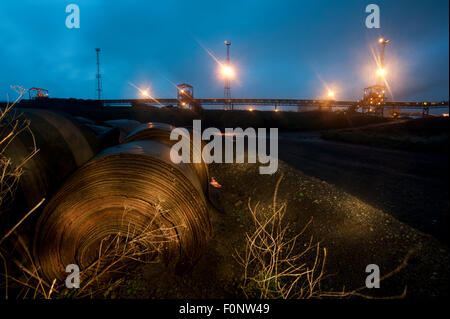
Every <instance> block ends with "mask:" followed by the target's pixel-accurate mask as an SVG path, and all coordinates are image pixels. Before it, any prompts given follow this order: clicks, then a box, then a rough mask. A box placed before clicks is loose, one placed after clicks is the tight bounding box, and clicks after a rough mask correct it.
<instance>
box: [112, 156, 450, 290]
mask: <svg viewBox="0 0 450 319" xmlns="http://www.w3.org/2000/svg"><path fill="white" fill-rule="evenodd" d="M210 173H211V175H212V176H214V177H215V178H216V179H217V180H218V181H219V183H220V184H222V186H223V187H222V188H221V189H212V190H211V192H210V195H211V196H210V198H211V202H212V204H213V206H214V207H216V208H217V209H215V208H214V207H213V206H211V207H210V208H211V209H210V211H211V218H212V222H213V227H214V235H213V238H212V239H211V240H210V242H209V244H208V247H207V249H206V250H205V254H204V255H203V257H202V258H201V260H200V261H199V262H198V264H197V266H196V267H195V268H194V270H193V271H192V272H190V273H186V274H183V275H174V274H171V273H169V272H167V271H166V270H165V268H164V266H162V265H158V264H156V265H143V266H140V267H139V268H137V269H136V270H135V271H134V272H132V273H131V274H129V275H128V276H127V277H125V279H124V282H125V284H124V285H122V286H121V288H120V289H118V290H117V291H114V292H113V293H112V295H111V296H110V297H113V298H114V297H119V298H124V297H128V298H226V297H228V298H240V297H243V294H242V291H241V290H240V289H239V286H240V284H241V282H242V268H241V266H240V265H239V264H238V263H237V262H236V260H235V258H234V257H233V255H234V254H235V252H236V251H242V249H243V247H244V238H245V233H246V232H247V231H251V229H252V223H251V220H250V217H249V211H248V206H247V203H248V199H249V198H250V199H251V203H252V205H253V204H255V203H256V202H258V201H259V202H260V207H264V209H270V205H271V204H272V200H273V192H274V188H275V184H276V181H277V180H278V178H279V176H280V175H281V174H283V180H282V182H281V184H280V188H279V191H278V199H279V201H280V202H286V203H287V212H286V217H285V221H286V222H288V223H289V224H290V230H291V232H292V234H294V233H296V232H298V231H300V230H301V229H303V227H304V226H305V224H306V223H307V222H308V221H309V220H310V219H311V218H312V223H311V225H310V226H309V227H308V229H307V231H306V233H305V234H304V237H302V240H304V242H307V240H308V239H309V236H311V235H312V236H313V237H314V239H315V241H320V243H321V246H322V247H326V249H327V262H326V266H325V272H326V274H327V276H326V278H325V279H324V280H323V281H322V291H339V290H342V289H345V290H346V291H349V290H352V289H355V288H359V287H361V286H364V284H365V278H366V276H367V275H368V274H367V273H366V272H365V269H366V266H367V265H368V264H377V265H378V266H379V268H380V272H381V276H383V275H385V274H387V273H389V272H391V271H393V270H394V269H395V268H396V267H398V266H399V265H400V264H401V263H402V261H403V260H404V257H405V256H406V255H407V253H408V251H410V250H411V249H413V250H414V252H413V255H412V257H411V258H410V259H409V261H408V264H407V266H406V267H405V268H403V269H402V270H401V271H400V272H399V273H396V274H395V275H393V276H392V277H390V278H388V279H386V280H384V281H382V282H381V285H380V288H379V289H370V290H369V289H365V290H363V291H361V292H362V293H364V294H367V295H370V296H376V297H391V296H397V295H400V294H401V293H402V292H403V290H404V289H405V287H406V288H407V295H406V296H407V297H409V298H419V297H420V298H423V297H425V298H430V297H436V296H439V297H442V296H448V286H449V279H448V275H449V260H448V255H449V254H448V246H446V245H444V244H442V243H441V242H440V241H438V240H436V239H434V238H433V237H432V236H430V235H426V234H424V233H422V232H420V231H418V230H415V229H414V228H412V227H410V226H408V225H406V224H404V223H402V222H400V221H398V220H397V219H395V218H394V217H392V216H391V215H388V214H386V213H384V212H383V211H381V210H379V209H376V208H374V207H372V206H370V205H368V204H366V203H364V202H363V201H361V200H359V199H358V198H356V197H355V196H352V195H350V194H349V193H346V192H344V191H342V190H341V189H339V188H337V187H335V186H333V185H331V184H328V183H327V182H325V181H322V180H320V179H317V178H314V177H311V176H309V175H306V174H304V173H303V172H302V171H300V170H299V169H296V168H293V167H292V166H290V165H288V164H286V163H284V162H282V161H280V163H279V169H278V172H277V173H276V174H274V175H259V174H258V164H212V165H210ZM307 262H308V261H307Z"/></svg>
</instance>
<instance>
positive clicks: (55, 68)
mask: <svg viewBox="0 0 450 319" xmlns="http://www.w3.org/2000/svg"><path fill="white" fill-rule="evenodd" d="M70 3H74V4H77V5H78V6H79V8H80V28H79V29H68V28H66V26H65V20H66V17H67V15H68V14H67V13H66V12H65V8H66V6H67V5H68V4H70ZM370 3H376V4H378V5H379V7H380V10H381V28H380V29H367V28H366V27H365V24H364V21H365V18H366V16H367V13H365V7H366V5H368V4H370ZM448 12H449V2H448V1H447V0H444V1H438V0H432V1H400V0H396V1H374V0H373V1H356V0H345V1H325V0H303V1H299V0H292V1H288V0H280V1H275V0H272V1H269V0H240V1H235V0H227V1H214V0H208V1H174V0H164V1H153V0H152V1H144V0H142V1H138V0H128V1H121V0H97V1H96V0H78V1H76V0H72V1H61V0H53V1H50V0H40V1H32V0H29V1H23V0H16V1H2V2H1V3H0V61H1V62H0V100H6V96H7V94H9V96H10V98H12V97H14V92H13V91H12V90H11V89H10V85H21V86H23V87H25V88H29V87H33V86H34V87H42V88H46V89H48V90H49V91H50V95H51V96H53V97H75V98H95V96H96V92H95V89H96V80H95V73H96V64H95V62H96V61H95V50H94V49H95V48H96V47H100V48H101V50H102V52H101V63H102V65H101V73H102V77H103V90H104V98H136V97H138V94H137V93H138V92H137V90H136V89H135V88H134V87H132V86H131V85H130V84H129V83H130V82H131V83H134V84H136V85H138V86H140V87H147V86H148V87H150V91H151V93H152V95H154V96H155V97H168V98H170V97H175V93H176V91H175V89H174V87H173V85H172V83H175V84H178V83H182V82H187V83H190V84H192V85H193V86H194V88H195V95H196V96H197V97H222V96H223V81H222V80H221V79H220V78H219V77H218V74H217V69H218V67H217V64H216V62H215V61H214V60H213V59H212V58H211V57H210V56H209V55H208V54H207V53H206V52H205V50H204V49H203V48H202V46H201V45H200V44H199V43H201V44H203V46H204V47H206V48H208V49H209V50H211V52H213V53H214V54H215V56H216V57H217V58H218V59H219V60H223V59H224V58H225V52H226V51H225V45H224V40H228V41H231V43H232V44H231V59H232V62H233V65H234V66H235V67H236V73H237V77H236V79H235V80H233V82H232V84H231V86H232V97H242V98H251V97H255V98H257V97H260V98H320V97H322V96H323V95H324V93H325V92H326V87H327V86H328V87H331V88H332V89H333V90H335V91H336V98H337V99H359V98H360V97H361V95H362V89H363V88H364V87H365V86H368V85H372V84H374V83H375V81H376V77H375V75H374V70H375V69H376V64H375V62H374V59H373V56H372V54H371V46H372V47H373V49H374V50H375V51H376V52H378V51H379V49H380V48H379V46H378V45H377V39H378V38H379V37H380V36H383V37H386V38H388V39H390V41H391V42H390V43H389V44H388V47H387V49H386V69H387V70H388V75H387V79H388V81H389V85H390V86H391V89H392V94H393V97H394V99H395V100H448V87H449V20H448Z"/></svg>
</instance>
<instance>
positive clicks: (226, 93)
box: [224, 41, 233, 109]
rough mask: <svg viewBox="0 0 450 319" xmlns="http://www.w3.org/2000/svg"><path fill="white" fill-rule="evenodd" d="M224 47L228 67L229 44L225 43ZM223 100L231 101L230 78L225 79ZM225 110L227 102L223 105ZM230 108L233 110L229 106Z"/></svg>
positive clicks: (228, 105)
mask: <svg viewBox="0 0 450 319" xmlns="http://www.w3.org/2000/svg"><path fill="white" fill-rule="evenodd" d="M225 45H226V46H227V67H230V45H231V42H229V41H225ZM224 98H225V100H229V99H231V88H230V77H229V76H226V77H225V89H224ZM225 108H226V109H227V108H230V102H227V103H226V104H225ZM231 108H233V107H232V106H231Z"/></svg>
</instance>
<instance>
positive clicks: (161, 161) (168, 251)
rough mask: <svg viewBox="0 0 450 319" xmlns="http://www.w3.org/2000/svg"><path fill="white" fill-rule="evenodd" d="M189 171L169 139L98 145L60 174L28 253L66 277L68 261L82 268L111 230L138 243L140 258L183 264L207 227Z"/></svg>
mask: <svg viewBox="0 0 450 319" xmlns="http://www.w3.org/2000/svg"><path fill="white" fill-rule="evenodd" d="M196 174H197V173H196V171H195V170H194V169H193V167H192V166H191V165H189V164H183V163H181V164H174V163H173V162H172V161H171V160H170V146H169V145H167V144H165V143H160V142H158V141H147V140H145V141H134V142H129V143H126V144H120V145H118V146H115V147H111V148H109V149H106V150H104V151H102V152H101V153H100V154H99V155H98V156H96V157H95V158H94V159H92V160H91V161H90V162H88V163H87V164H85V165H84V166H83V167H81V168H79V169H78V170H77V171H76V172H75V173H74V174H73V175H72V176H71V177H70V178H69V179H68V180H67V181H66V183H65V184H64V185H63V186H62V187H61V188H60V190H59V191H58V193H57V194H56V195H55V196H54V197H53V198H52V200H51V201H50V203H49V204H48V205H47V206H46V207H45V209H44V211H43V213H42V215H41V216H40V219H39V221H38V225H37V232H36V236H35V240H34V243H35V247H34V256H35V259H36V262H37V264H38V265H39V267H40V268H41V270H42V273H43V275H44V276H45V278H46V279H48V280H53V279H54V278H57V279H63V278H65V276H67V274H66V273H65V268H66V266H67V265H69V264H77V265H78V266H79V267H80V269H81V270H82V272H83V271H84V270H86V269H89V267H90V265H92V264H93V263H94V262H95V260H96V259H97V258H98V256H99V250H100V249H101V248H100V247H102V246H103V247H104V246H105V240H106V241H107V242H108V241H109V238H111V236H113V237H114V238H116V239H117V238H120V239H121V240H122V241H126V240H128V241H129V243H131V244H135V245H137V247H138V248H136V250H137V251H140V252H144V253H145V256H144V257H145V258H148V259H154V258H157V257H158V256H159V257H161V258H162V259H163V260H165V261H166V262H167V263H168V264H170V265H176V266H177V267H178V269H183V268H184V267H190V266H191V265H192V264H193V263H195V261H196V260H197V259H198V257H199V256H200V254H201V251H202V248H203V247H204V246H205V244H206V240H207V238H208V236H209V234H210V230H211V226H210V221H209V215H208V211H207V206H206V201H205V196H204V193H203V189H202V186H201V185H200V183H199V181H198V179H197V176H196ZM86 275H89V274H88V273H86Z"/></svg>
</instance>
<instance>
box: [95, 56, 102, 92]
mask: <svg viewBox="0 0 450 319" xmlns="http://www.w3.org/2000/svg"><path fill="white" fill-rule="evenodd" d="M95 52H97V90H96V91H97V99H98V100H101V99H102V85H101V80H100V79H101V75H100V48H96V49H95Z"/></svg>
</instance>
